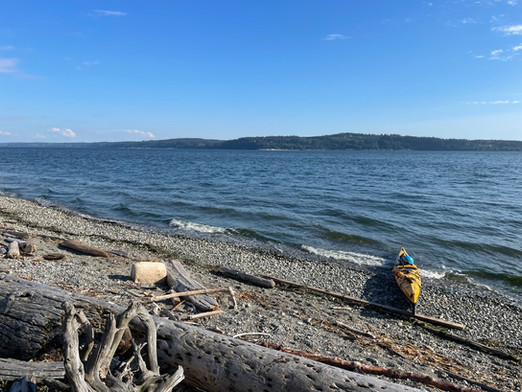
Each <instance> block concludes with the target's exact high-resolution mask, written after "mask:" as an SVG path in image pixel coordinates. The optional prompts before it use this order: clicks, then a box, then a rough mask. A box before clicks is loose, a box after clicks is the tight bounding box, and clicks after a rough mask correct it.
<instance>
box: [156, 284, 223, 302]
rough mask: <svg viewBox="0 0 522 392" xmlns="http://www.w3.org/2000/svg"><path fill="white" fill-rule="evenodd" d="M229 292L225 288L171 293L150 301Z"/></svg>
mask: <svg viewBox="0 0 522 392" xmlns="http://www.w3.org/2000/svg"><path fill="white" fill-rule="evenodd" d="M225 292H229V289H228V287H227V288H226V289H224V288H216V289H201V290H191V291H183V292H180V293H170V294H165V295H158V296H156V297H151V298H150V301H153V302H154V301H162V300H164V299H169V298H176V297H186V296H189V295H197V294H210V293H225Z"/></svg>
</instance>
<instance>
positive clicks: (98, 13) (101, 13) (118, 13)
mask: <svg viewBox="0 0 522 392" xmlns="http://www.w3.org/2000/svg"><path fill="white" fill-rule="evenodd" d="M89 15H90V16H127V13H126V12H121V11H109V10H94V11H92V13H90V14H89Z"/></svg>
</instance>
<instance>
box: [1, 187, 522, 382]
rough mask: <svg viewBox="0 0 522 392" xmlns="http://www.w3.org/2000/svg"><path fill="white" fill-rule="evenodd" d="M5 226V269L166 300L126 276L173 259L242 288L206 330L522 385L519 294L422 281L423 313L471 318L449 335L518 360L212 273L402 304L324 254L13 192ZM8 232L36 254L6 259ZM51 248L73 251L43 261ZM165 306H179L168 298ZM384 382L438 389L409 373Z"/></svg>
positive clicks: (206, 280)
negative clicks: (193, 232)
mask: <svg viewBox="0 0 522 392" xmlns="http://www.w3.org/2000/svg"><path fill="white" fill-rule="evenodd" d="M0 229H2V231H0V272H4V273H9V274H12V275H15V276H19V277H22V278H25V279H31V280H34V281H37V282H40V283H44V284H47V285H50V286H55V287H60V288H63V289H66V290H69V291H74V292H77V293H80V294H83V295H87V296H92V297H96V298H100V299H103V300H106V301H110V302H114V303H117V304H120V305H125V306H126V305H128V304H129V303H130V301H131V300H135V299H136V296H135V295H136V293H141V294H143V293H147V294H149V295H161V294H164V293H165V292H166V290H167V289H168V288H167V287H166V286H139V285H137V284H135V283H133V282H132V281H131V280H130V277H129V276H130V270H131V266H132V264H133V263H134V262H136V261H138V260H139V261H142V260H164V261H168V260H171V259H178V260H181V261H182V262H183V263H184V265H185V267H186V269H187V270H188V271H189V272H190V274H191V276H192V277H193V278H194V279H196V280H197V281H199V282H200V283H202V284H203V285H205V286H206V287H208V288H213V287H232V288H233V290H234V292H235V293H236V294H235V296H236V299H237V303H238V306H237V308H236V309H234V308H233V306H232V305H233V304H232V300H231V297H230V295H229V294H227V293H221V294H216V295H212V296H213V297H215V298H216V299H217V300H218V302H219V303H220V308H221V309H222V310H223V313H221V314H219V315H216V316H213V317H209V318H202V319H197V320H193V321H191V322H192V323H196V324H197V325H199V326H201V327H203V328H207V329H210V330H213V331H219V332H221V333H224V334H227V335H230V336H235V335H239V334H248V335H245V336H244V339H248V340H249V341H252V342H257V343H262V342H267V343H270V344H273V345H276V346H283V347H285V348H289V349H292V350H297V351H305V352H309V353H316V354H322V355H327V356H333V357H339V358H342V359H346V360H351V361H357V362H359V363H361V364H366V365H373V366H381V367H385V368H392V369H399V370H402V371H408V372H414V373H420V374H424V375H426V376H431V377H435V378H438V379H440V380H444V381H449V382H452V383H454V384H456V385H459V386H466V387H470V388H475V389H478V390H481V389H487V388H486V387H485V386H488V387H490V388H494V389H497V390H502V391H520V390H521V388H522V385H521V381H520V379H521V373H520V356H521V353H522V308H521V306H520V304H519V303H518V302H517V301H516V300H514V299H513V298H511V297H508V296H505V295H503V294H501V293H498V292H496V291H494V290H491V289H489V288H487V287H484V286H478V285H473V284H470V283H467V282H458V281H449V280H447V279H429V278H423V288H422V292H421V297H420V300H419V301H420V302H419V303H418V305H417V309H416V311H417V313H421V314H425V315H427V316H431V317H436V318H441V319H444V320H448V321H452V322H455V323H461V324H464V325H465V326H466V328H465V330H462V331H460V330H447V333H450V334H452V335H456V336H458V337H462V338H465V339H467V340H470V341H474V342H477V343H481V344H484V345H486V346H489V347H491V348H494V349H498V350H501V351H503V352H506V353H508V354H510V355H511V356H512V357H513V358H511V359H505V358H501V357H499V356H498V355H493V354H491V353H487V352H484V351H483V350H480V349H478V348H476V347H475V348H474V347H470V346H469V345H465V344H463V343H458V342H455V341H452V340H450V339H448V338H445V337H443V336H441V335H440V334H438V333H435V332H434V331H433V329H434V328H435V327H432V328H431V329H430V328H426V327H425V326H423V325H422V323H418V322H415V321H413V320H411V319H407V318H404V317H400V316H397V315H393V314H390V313H382V312H378V311H376V310H372V309H370V308H364V307H360V306H357V305H354V304H349V303H347V302H345V301H343V300H342V299H339V298H334V297H331V296H328V295H324V294H317V293H313V292H311V291H308V290H304V289H296V288H292V287H286V286H284V285H276V287H275V288H272V289H266V288H259V287H256V286H253V285H250V284H247V283H244V282H241V281H238V280H234V279H232V278H229V277H225V276H223V275H221V274H219V273H217V272H216V267H217V266H226V267H230V268H234V269H237V270H240V271H244V272H248V273H251V274H257V275H272V276H276V277H280V278H282V279H286V280H290V281H294V282H298V283H301V284H305V285H310V286H314V287H318V288H322V289H326V290H329V291H333V292H338V293H342V294H345V295H349V296H352V297H357V298H362V299H365V300H369V301H372V302H377V303H381V304H384V305H388V306H394V307H405V306H406V305H407V304H406V303H405V298H403V294H402V293H400V291H399V289H398V288H397V286H396V285H395V282H394V280H393V277H392V274H391V271H390V270H388V269H386V268H374V269H371V268H363V267H359V266H356V265H353V266H346V265H341V264H339V263H337V262H335V261H333V260H329V259H323V260H307V259H305V258H297V257H295V256H293V257H290V256H287V255H284V254H281V253H278V252H276V251H274V250H269V249H259V248H252V247H247V246H241V245H238V244H234V243H229V242H218V241H209V240H203V239H196V238H187V237H182V236H174V235H168V234H163V233H160V232H158V231H153V230H145V229H137V228H133V227H132V226H130V225H126V224H122V223H117V222H112V221H106V220H100V219H94V218H90V217H85V216H81V215H79V214H76V213H73V212H70V211H66V210H61V209H57V208H53V207H45V206H42V205H40V204H38V203H36V202H33V201H27V200H22V199H18V198H14V197H8V196H0ZM6 230H12V231H21V232H26V233H29V234H31V235H32V242H34V243H35V245H36V251H35V252H33V253H32V254H31V255H24V257H22V258H19V259H8V258H7V257H6V255H5V251H3V249H4V250H5V249H6V246H7V245H6V244H7V242H6V241H7V240H8V237H9V235H8V234H6ZM63 239H74V240H79V241H82V242H85V243H87V244H90V245H92V246H96V247H98V248H101V249H104V250H106V251H109V252H113V253H111V257H109V258H97V257H92V256H87V255H81V254H78V253H73V252H70V251H67V250H65V249H61V248H59V247H58V244H59V243H60V241H61V240H63ZM49 253H62V254H64V255H65V256H66V257H65V259H62V260H46V259H42V256H43V255H45V254H49ZM122 255H127V256H128V257H123V256H122ZM158 305H159V306H160V307H165V308H167V309H170V310H172V308H173V305H172V304H171V303H170V302H169V301H164V302H159V303H158ZM148 306H149V307H150V306H151V305H150V304H148ZM340 308H342V309H340ZM150 310H151V311H154V309H152V308H151V309H150ZM194 311H195V310H194V308H193V307H191V306H181V307H179V308H178V309H176V311H175V313H176V314H177V315H178V317H179V318H180V319H181V320H184V319H186V318H187V317H188V315H190V314H193V313H194ZM343 324H344V325H347V326H349V327H350V328H351V329H352V330H350V329H347V328H343V327H342V325H343ZM357 331H359V332H362V333H359V332H357ZM254 333H257V335H255V334H254ZM516 358H518V360H517V359H516ZM389 381H392V382H397V383H403V384H406V385H409V386H413V387H417V388H420V389H423V390H428V391H435V390H438V389H435V388H433V387H430V386H426V385H423V384H420V383H417V382H413V381H409V380H395V379H389ZM471 381H475V382H476V383H472V382H471Z"/></svg>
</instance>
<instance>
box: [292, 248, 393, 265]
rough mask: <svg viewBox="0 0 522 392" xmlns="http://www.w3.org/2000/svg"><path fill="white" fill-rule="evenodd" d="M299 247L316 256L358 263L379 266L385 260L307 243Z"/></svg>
mask: <svg viewBox="0 0 522 392" xmlns="http://www.w3.org/2000/svg"><path fill="white" fill-rule="evenodd" d="M301 248H302V249H303V250H305V251H307V252H308V253H312V254H314V255H317V256H321V257H328V258H332V259H336V260H346V261H349V262H351V263H355V264H360V265H371V266H381V265H383V264H384V262H385V259H383V258H382V257H377V256H371V255H365V254H362V253H356V252H347V251H343V250H327V249H320V248H314V247H313V246H309V245H301Z"/></svg>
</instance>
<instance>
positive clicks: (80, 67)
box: [75, 60, 101, 71]
mask: <svg viewBox="0 0 522 392" xmlns="http://www.w3.org/2000/svg"><path fill="white" fill-rule="evenodd" d="M99 64H101V63H100V61H99V60H93V61H83V62H82V63H81V65H77V66H76V67H75V68H76V70H77V71H81V70H83V68H84V67H94V66H96V65H99Z"/></svg>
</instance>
